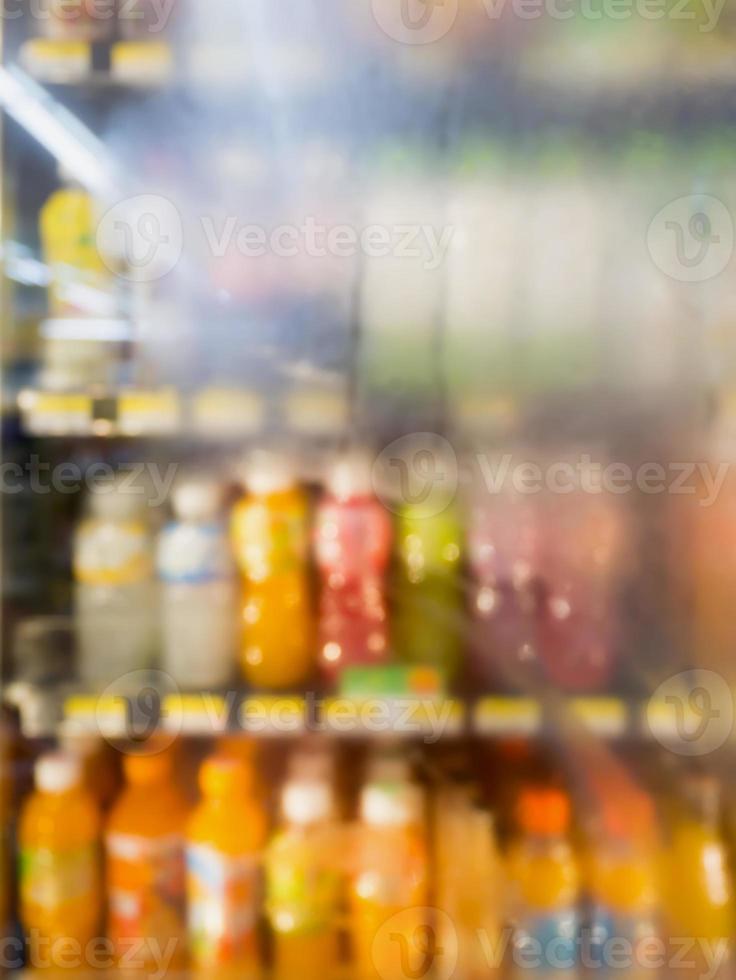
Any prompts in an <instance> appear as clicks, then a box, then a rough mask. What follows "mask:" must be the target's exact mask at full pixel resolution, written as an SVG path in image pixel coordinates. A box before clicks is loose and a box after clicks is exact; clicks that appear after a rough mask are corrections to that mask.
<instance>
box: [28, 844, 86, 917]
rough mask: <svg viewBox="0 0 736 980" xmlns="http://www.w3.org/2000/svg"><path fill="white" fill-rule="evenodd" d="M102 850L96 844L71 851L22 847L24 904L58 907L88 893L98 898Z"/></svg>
mask: <svg viewBox="0 0 736 980" xmlns="http://www.w3.org/2000/svg"><path fill="white" fill-rule="evenodd" d="M98 876H99V853H98V851H97V848H96V847H95V845H94V844H85V845H84V846H82V847H78V848H75V849H74V850H70V851H51V850H48V849H46V848H31V847H26V848H22V849H21V852H20V893H21V899H22V901H23V903H24V904H25V905H36V906H40V907H41V908H43V909H47V910H49V909H57V908H59V907H60V906H63V905H66V904H67V903H69V902H74V901H76V900H77V899H80V898H84V897H85V896H87V897H88V898H89V900H90V901H96V897H95V892H96V888H97V883H98Z"/></svg>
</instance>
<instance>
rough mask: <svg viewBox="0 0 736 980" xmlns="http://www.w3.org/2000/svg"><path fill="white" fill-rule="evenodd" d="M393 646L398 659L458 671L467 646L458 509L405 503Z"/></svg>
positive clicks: (398, 535)
mask: <svg viewBox="0 0 736 980" xmlns="http://www.w3.org/2000/svg"><path fill="white" fill-rule="evenodd" d="M396 551H397V566H398V567H397V577H396V581H395V584H394V589H393V593H392V599H393V609H392V636H393V646H394V649H395V651H396V653H397V656H398V657H399V659H401V660H403V661H405V662H408V663H416V664H423V665H431V666H435V667H437V668H438V669H439V670H440V671H441V672H442V673H443V674H444V675H445V676H447V677H452V676H453V674H454V673H455V672H456V671H457V669H458V667H459V665H460V660H461V657H462V652H463V649H464V604H463V597H462V592H461V583H460V560H461V557H462V533H461V529H460V523H459V519H458V514H457V512H456V511H455V510H454V509H453V508H452V507H449V508H447V509H446V510H444V511H442V512H441V513H439V514H435V513H432V512H431V511H427V510H425V508H424V507H423V506H422V505H421V504H407V505H405V506H404V507H403V508H402V510H401V512H400V514H399V517H398V523H397V526H396Z"/></svg>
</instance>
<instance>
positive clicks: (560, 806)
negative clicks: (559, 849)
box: [518, 788, 570, 837]
mask: <svg viewBox="0 0 736 980" xmlns="http://www.w3.org/2000/svg"><path fill="white" fill-rule="evenodd" d="M518 817H519V823H520V825H521V827H522V829H523V830H525V831H526V832H527V833H529V834H544V835H546V836H550V837H555V836H558V835H562V834H565V833H566V832H567V831H568V829H569V826H570V800H569V798H568V797H567V795H566V794H565V793H563V792H562V790H559V789H551V788H549V789H547V788H544V789H527V790H524V791H523V792H522V794H521V796H520V797H519V807H518Z"/></svg>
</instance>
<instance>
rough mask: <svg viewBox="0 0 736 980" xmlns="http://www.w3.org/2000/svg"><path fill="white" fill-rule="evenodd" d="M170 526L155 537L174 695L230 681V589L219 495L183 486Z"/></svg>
mask: <svg viewBox="0 0 736 980" xmlns="http://www.w3.org/2000/svg"><path fill="white" fill-rule="evenodd" d="M171 502H172V507H173V510H174V517H175V520H174V522H172V523H171V524H168V525H167V526H166V527H165V528H164V529H163V531H162V532H161V534H160V536H159V540H158V554H157V565H158V575H159V579H160V581H161V626H162V667H163V669H164V670H165V671H166V672H167V673H168V674H170V675H171V676H172V677H173V678H174V680H175V681H176V683H177V684H178V686H179V687H180V688H187V687H188V688H194V689H198V690H199V689H202V688H217V687H224V686H225V685H226V684H227V683H228V681H229V680H230V678H231V677H232V674H233V668H234V665H235V651H236V623H237V618H236V617H237V612H236V609H237V589H236V582H235V565H234V562H233V560H232V556H231V553H230V543H229V540H228V535H227V529H226V527H225V525H224V523H223V522H222V521H221V520H220V508H221V505H222V492H221V489H220V487H219V486H218V485H217V484H216V483H214V482H212V481H208V480H187V481H185V482H182V483H180V484H179V485H178V486H177V487H175V489H174V492H173V494H172V501H171Z"/></svg>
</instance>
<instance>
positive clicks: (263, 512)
mask: <svg viewBox="0 0 736 980" xmlns="http://www.w3.org/2000/svg"><path fill="white" fill-rule="evenodd" d="M245 482H246V486H247V489H248V491H249V492H248V495H247V496H246V497H244V498H243V499H242V500H241V501H240V502H239V503H238V504H236V506H235V508H234V510H233V514H232V538H233V543H234V548H235V556H236V561H237V562H238V565H239V568H240V571H241V575H242V586H243V605H242V630H243V634H242V645H241V658H240V659H241V666H242V671H243V675H244V676H245V679H246V680H247V681H249V682H250V683H251V684H253V685H254V686H255V687H262V688H275V689H279V688H280V689H288V688H292V687H298V686H300V685H303V684H304V683H305V682H306V681H307V680H308V679H309V677H310V675H311V674H312V671H313V667H314V644H313V622H312V614H311V609H310V596H309V582H308V574H307V542H308V531H307V500H306V497H305V495H304V494H303V493H302V492H301V490H300V489H299V488H298V487H297V486H296V483H295V481H294V477H293V474H292V472H291V470H290V468H289V466H288V463H287V462H286V460H284V459H283V458H282V457H280V456H277V455H272V454H260V455H259V456H257V457H255V458H254V459H253V460H251V463H250V465H249V466H248V468H247V472H246V481H245Z"/></svg>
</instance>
